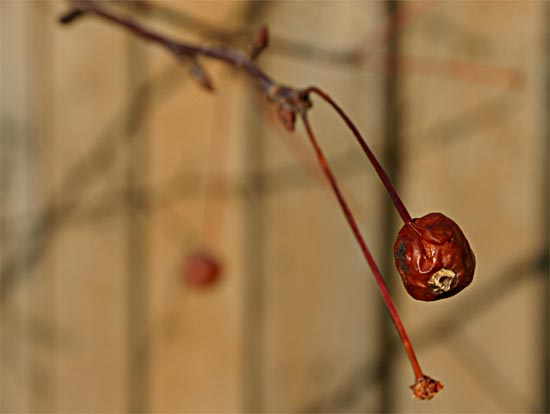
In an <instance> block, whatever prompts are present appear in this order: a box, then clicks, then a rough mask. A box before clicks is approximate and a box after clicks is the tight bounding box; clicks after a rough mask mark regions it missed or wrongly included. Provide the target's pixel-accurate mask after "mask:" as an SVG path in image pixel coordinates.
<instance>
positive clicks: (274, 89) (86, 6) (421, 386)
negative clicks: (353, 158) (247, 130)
mask: <svg viewBox="0 0 550 414" xmlns="http://www.w3.org/2000/svg"><path fill="white" fill-rule="evenodd" d="M77 11H78V13H77ZM85 14H91V15H94V16H96V17H99V18H102V19H104V20H106V21H109V22H111V23H114V24H116V25H118V26H121V27H124V28H126V29H127V30H129V31H130V32H132V33H134V34H136V35H138V36H140V37H141V38H143V39H145V40H147V41H150V42H153V43H156V44H159V45H160V46H162V47H164V48H165V49H167V50H168V51H169V52H170V53H172V54H174V56H175V57H176V58H178V59H180V58H182V57H187V58H189V59H191V62H192V67H193V68H194V70H193V72H192V75H193V76H194V77H195V78H196V79H197V80H198V81H199V82H200V83H201V84H202V85H203V86H207V89H211V82H210V79H209V78H208V77H207V75H206V72H205V71H204V69H203V68H202V66H200V63H199V61H198V59H199V58H210V59H214V60H218V61H221V62H223V63H226V64H228V65H230V66H232V67H233V68H235V69H237V70H238V71H240V72H242V73H244V74H246V75H247V76H248V77H250V78H251V79H252V80H253V82H254V83H255V84H256V85H257V86H258V87H259V89H260V90H261V91H262V93H263V94H264V96H265V97H266V98H267V100H268V101H269V102H271V103H273V104H274V105H275V106H276V108H277V113H278V116H279V120H280V121H281V122H282V124H283V125H284V126H285V128H286V129H287V130H289V131H293V130H294V126H295V120H296V117H297V116H299V117H300V119H301V120H302V122H303V124H304V126H305V128H306V132H307V135H308V137H309V140H310V142H311V144H312V145H313V148H314V150H315V153H316V155H317V159H318V162H319V165H320V166H321V168H322V170H323V173H324V175H325V177H326V178H327V180H328V181H329V183H330V185H331V187H332V189H333V191H334V194H335V195H336V198H337V200H338V202H339V204H340V207H341V208H342V211H343V213H344V215H345V217H346V220H347V222H348V224H349V226H350V228H351V230H352V232H353V234H354V236H355V238H356V240H357V242H358V244H359V247H360V249H361V251H362V253H363V255H364V257H365V259H366V261H367V264H368V266H369V267H370V269H371V270H372V272H373V275H374V278H375V280H376V283H377V285H378V287H379V290H380V292H381V294H382V297H383V299H384V302H385V304H386V306H387V308H388V311H389V313H390V315H391V318H392V320H393V322H394V324H395V327H396V329H397V331H398V333H399V336H400V338H401V341H402V343H403V346H404V348H405V351H406V353H407V356H408V358H409V360H410V362H411V366H412V368H413V371H414V376H415V384H414V385H413V386H411V388H412V389H413V395H414V396H415V397H417V398H420V399H430V398H432V397H433V396H434V395H435V394H436V393H437V392H438V391H439V390H440V389H441V388H442V385H441V383H439V382H438V381H435V380H433V379H431V378H430V377H428V376H426V375H424V373H423V372H422V370H421V368H420V365H419V363H418V360H417V358H416V355H415V353H414V350H413V347H412V344H411V342H410V340H409V338H408V336H407V333H406V331H405V328H404V326H403V323H402V322H401V319H400V317H399V314H398V313H397V309H396V308H395V305H394V303H393V300H392V298H391V296H390V293H389V291H388V289H387V287H386V284H385V282H384V279H383V278H382V276H381V274H380V271H379V270H378V267H377V266H376V263H375V261H374V258H373V257H372V254H371V253H370V251H369V249H368V247H367V245H366V243H365V241H364V239H363V237H362V235H361V233H360V231H359V227H358V225H357V222H356V220H355V218H354V216H353V213H352V211H351V210H350V208H349V207H348V204H347V202H346V200H345V199H344V197H343V195H342V193H341V191H340V189H339V186H338V184H337V182H336V179H335V178H334V175H333V174H332V172H331V170H330V167H329V166H328V163H327V160H326V158H325V157H324V154H323V152H322V150H321V148H320V146H319V144H318V142H317V140H316V138H315V135H314V134H313V131H312V128H311V125H310V123H309V121H308V117H307V113H308V111H309V109H310V108H311V106H312V105H311V102H310V100H309V96H310V94H312V93H313V94H316V95H318V96H320V97H321V98H322V99H324V100H325V101H326V102H328V103H329V104H330V105H331V107H332V108H333V109H334V110H335V111H336V112H337V113H338V114H339V115H340V116H341V117H342V118H343V120H344V121H345V123H346V125H347V126H348V127H349V128H350V129H351V131H352V132H353V134H354V136H355V137H356V139H357V140H358V142H359V144H360V145H361V148H362V149H363V151H364V152H365V154H366V155H367V157H368V159H369V161H370V162H371V164H372V165H373V167H374V169H375V170H376V172H377V174H378V175H379V177H380V179H381V180H382V182H383V184H384V186H385V187H386V189H387V191H388V193H389V194H390V196H391V198H392V200H393V202H394V204H395V206H396V208H397V210H398V212H399V214H400V215H401V217H402V219H403V221H404V222H405V223H408V222H410V221H411V217H410V215H409V213H408V211H407V210H406V208H405V206H404V205H403V203H402V201H401V199H400V198H399V196H398V195H397V192H396V191H395V189H394V188H393V186H392V184H391V182H390V181H389V179H388V177H387V175H386V173H385V172H384V170H383V168H382V166H381V165H380V164H379V163H378V161H377V159H376V157H375V156H374V154H373V153H372V152H371V151H370V149H369V147H368V145H367V144H366V142H365V141H364V139H363V138H362V137H361V135H360V133H359V131H358V130H357V128H356V127H355V125H354V124H353V122H352V121H351V119H350V118H349V117H348V116H347V115H346V113H345V112H344V111H343V110H342V108H340V106H339V105H338V104H336V102H334V101H333V100H332V99H331V98H330V97H329V96H328V94H326V93H325V92H323V91H322V90H321V89H319V88H317V87H309V88H306V89H296V88H292V87H289V86H286V85H282V84H280V83H278V82H276V81H275V80H273V78H271V77H270V76H268V75H267V74H266V73H265V72H264V71H263V70H262V69H260V68H259V67H258V66H257V65H256V63H255V62H254V60H253V59H254V57H255V56H256V55H257V53H259V52H260V51H261V50H263V49H264V48H265V46H266V45H267V44H268V38H267V31H266V29H265V28H262V30H261V31H260V32H259V35H258V36H257V37H256V39H255V41H254V42H255V43H256V45H254V44H253V47H252V49H251V52H250V53H245V52H243V51H240V50H236V49H232V48H229V47H225V46H201V45H196V44H192V43H187V42H183V41H176V40H173V39H170V38H168V37H165V36H163V35H161V34H159V33H157V32H154V31H152V30H150V29H148V28H146V27H145V26H142V25H140V24H138V23H135V22H133V21H131V20H129V19H126V18H123V17H120V16H117V15H116V14H113V13H112V12H110V11H109V10H108V9H106V8H103V7H100V6H98V5H97V4H96V3H94V2H93V1H91V0H78V1H75V2H74V9H73V10H70V11H69V13H67V14H66V15H64V16H62V18H61V19H60V21H61V22H62V23H68V22H72V21H74V20H75V19H76V18H79V17H81V16H82V15H85Z"/></svg>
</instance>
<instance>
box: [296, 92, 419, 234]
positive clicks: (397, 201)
mask: <svg viewBox="0 0 550 414" xmlns="http://www.w3.org/2000/svg"><path fill="white" fill-rule="evenodd" d="M305 91H306V93H314V94H316V95H318V96H320V97H321V98H323V100H324V101H325V102H327V103H328V104H329V105H330V106H332V108H334V110H335V111H336V112H337V113H338V115H340V117H341V118H342V119H343V120H344V122H345V123H346V125H347V126H348V128H349V129H350V130H351V132H353V135H354V136H355V138H356V139H357V142H359V145H360V146H361V148H362V149H363V152H364V153H365V155H366V156H367V157H368V159H369V161H370V163H371V164H372V166H373V167H374V170H375V171H376V173H377V174H378V177H380V180H382V183H383V184H384V186H385V187H386V190H387V191H388V194H389V195H390V197H391V199H392V201H393V204H394V205H395V208H396V209H397V211H398V212H399V215H400V216H401V218H402V219H403V222H404V223H405V224H407V223H409V222H410V221H411V215H410V214H409V212H408V210H407V208H406V207H405V205H404V204H403V201H401V198H400V197H399V194H397V191H396V190H395V187H394V186H393V185H392V183H391V181H390V179H389V178H388V175H387V174H386V172H385V171H384V169H383V168H382V166H381V165H380V163H379V162H378V160H377V159H376V157H375V156H374V154H373V152H372V151H371V150H370V148H369V146H368V145H367V142H366V141H365V139H364V138H363V137H362V136H361V134H360V133H359V130H358V129H357V127H356V126H355V124H354V123H353V122H352V120H351V119H350V118H349V116H347V115H346V113H345V112H344V110H343V109H342V108H341V107H340V105H338V104H337V103H336V102H334V100H333V99H332V98H331V97H330V96H329V95H328V94H327V93H326V92H324V91H322V90H321V89H319V88H317V87H315V86H310V87H309V88H307V89H306V90H305Z"/></svg>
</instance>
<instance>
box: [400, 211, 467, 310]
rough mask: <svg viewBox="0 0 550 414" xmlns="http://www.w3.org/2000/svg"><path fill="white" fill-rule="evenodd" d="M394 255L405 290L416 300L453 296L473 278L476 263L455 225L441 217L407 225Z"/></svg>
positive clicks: (426, 216)
mask: <svg viewBox="0 0 550 414" xmlns="http://www.w3.org/2000/svg"><path fill="white" fill-rule="evenodd" d="M393 251H394V256H395V265H396V267H397V270H398V272H399V274H400V275H401V279H402V280H403V284H404V285H405V289H406V290H407V292H408V293H409V295H411V296H412V297H413V298H415V299H418V300H422V301H427V302H431V301H434V300H439V299H444V298H448V297H451V296H454V295H456V294H457V293H458V292H460V291H461V290H463V289H464V288H465V287H466V286H468V285H469V284H470V283H471V282H472V279H473V277H474V270H475V265H476V259H475V256H474V253H473V252H472V249H471V248H470V244H469V243H468V240H466V237H465V236H464V233H462V230H460V227H458V224H456V223H455V222H454V221H453V220H451V219H450V218H448V217H447V216H444V215H443V214H441V213H429V214H427V215H425V216H424V217H421V218H414V219H412V220H411V221H410V222H408V223H406V224H405V225H404V226H403V227H402V228H401V230H399V233H398V234H397V239H396V241H395V244H394V248H393Z"/></svg>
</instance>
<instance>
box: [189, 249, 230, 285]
mask: <svg viewBox="0 0 550 414" xmlns="http://www.w3.org/2000/svg"><path fill="white" fill-rule="evenodd" d="M221 273H222V266H221V264H220V262H219V260H218V259H217V258H216V257H214V256H213V255H212V254H210V253H208V252H205V251H198V252H195V253H193V254H191V255H190V256H188V257H187V259H186V261H185V267H184V270H183V276H184V280H185V283H187V284H188V285H189V286H192V287H196V288H206V287H210V286H212V285H214V284H215V283H216V282H217V281H218V280H219V278H220V276H221Z"/></svg>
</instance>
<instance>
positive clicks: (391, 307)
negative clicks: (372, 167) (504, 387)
mask: <svg viewBox="0 0 550 414" xmlns="http://www.w3.org/2000/svg"><path fill="white" fill-rule="evenodd" d="M301 118H302V121H303V123H304V126H305V128H306V132H307V135H308V137H309V140H310V142H311V145H312V146H313V149H314V150H315V154H316V155H317V160H318V161H319V165H320V166H321V168H322V170H323V173H324V174H325V177H326V178H327V180H328V181H329V183H330V186H331V187H332V190H333V191H334V194H335V195H336V198H337V199H338V203H339V204H340V207H341V209H342V211H343V213H344V216H345V217H346V220H347V222H348V224H349V226H350V228H351V231H352V232H353V235H354V236H355V239H356V240H357V243H359V247H360V248H361V251H362V253H363V256H364V257H365V259H366V261H367V264H368V265H369V267H370V269H371V270H372V273H373V275H374V279H375V280H376V283H377V285H378V288H379V289H380V293H381V294H382V298H383V299H384V303H385V304H386V307H387V308H388V311H389V313H390V316H391V318H392V321H393V323H394V325H395V327H396V329H397V332H398V333H399V336H400V338H401V342H402V343H403V346H404V347H405V351H406V352H407V356H408V357H409V360H410V361H411V365H412V369H413V371H414V376H415V378H416V380H418V379H421V378H423V377H424V374H423V373H422V370H421V369H420V364H419V363H418V360H417V359H416V355H415V353H414V349H413V347H412V344H411V341H410V340H409V337H408V336H407V332H406V331H405V327H404V326H403V322H402V321H401V318H400V317H399V313H398V312H397V309H396V307H395V304H394V303H393V300H392V298H391V296H390V292H389V291H388V288H387V286H386V283H385V282H384V279H383V278H382V275H381V274H380V271H379V270H378V267H377V266H376V263H375V261H374V258H373V257H372V254H371V252H370V250H369V248H368V247H367V244H366V243H365V240H364V239H363V236H362V235H361V232H360V231H359V226H358V225H357V222H356V221H355V218H354V217H353V213H352V212H351V210H350V208H349V206H348V203H347V202H346V200H345V199H344V196H343V195H342V192H341V191H340V188H339V186H338V183H337V181H336V178H335V177H334V174H333V173H332V171H331V169H330V167H329V165H328V162H327V159H326V158H325V155H324V154H323V151H322V150H321V147H320V146H319V143H318V142H317V139H316V138H315V135H314V134H313V130H312V129H311V125H310V123H309V120H308V117H307V114H306V113H305V112H304V113H302V114H301Z"/></svg>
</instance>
